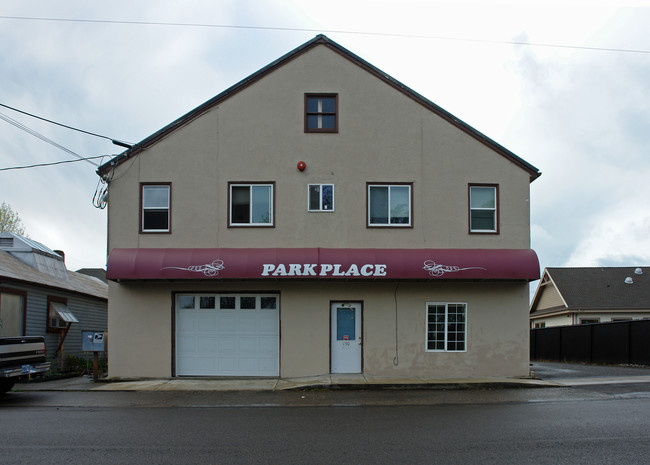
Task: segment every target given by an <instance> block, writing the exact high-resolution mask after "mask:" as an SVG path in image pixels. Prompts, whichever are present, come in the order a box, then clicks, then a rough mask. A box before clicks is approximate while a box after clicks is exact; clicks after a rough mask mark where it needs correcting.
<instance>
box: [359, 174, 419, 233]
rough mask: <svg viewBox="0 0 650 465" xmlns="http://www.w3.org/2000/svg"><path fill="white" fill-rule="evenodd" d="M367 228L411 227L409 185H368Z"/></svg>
mask: <svg viewBox="0 0 650 465" xmlns="http://www.w3.org/2000/svg"><path fill="white" fill-rule="evenodd" d="M368 226H397V227H399V226H411V185H410V184H391V185H380V184H368Z"/></svg>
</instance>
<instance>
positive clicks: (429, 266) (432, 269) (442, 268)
mask: <svg viewBox="0 0 650 465" xmlns="http://www.w3.org/2000/svg"><path fill="white" fill-rule="evenodd" d="M422 269H423V270H426V271H428V272H429V274H430V275H431V276H435V277H437V278H439V277H440V276H443V275H444V274H445V273H456V272H458V271H466V270H483V271H487V269H486V268H483V267H481V266H468V267H465V268H461V267H460V266H455V265H440V264H438V263H436V262H434V261H433V260H425V261H424V266H423V267H422Z"/></svg>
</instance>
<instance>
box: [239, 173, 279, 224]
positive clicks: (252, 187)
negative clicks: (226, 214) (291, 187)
mask: <svg viewBox="0 0 650 465" xmlns="http://www.w3.org/2000/svg"><path fill="white" fill-rule="evenodd" d="M229 225H230V226H273V184H272V183H265V184H230V221H229Z"/></svg>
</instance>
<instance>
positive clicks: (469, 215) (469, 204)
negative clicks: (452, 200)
mask: <svg viewBox="0 0 650 465" xmlns="http://www.w3.org/2000/svg"><path fill="white" fill-rule="evenodd" d="M472 187H492V188H494V229H472V210H473V209H472ZM484 210H487V209H484ZM500 210H501V209H500V208H499V185H498V184H481V183H472V184H468V185H467V230H468V232H469V234H499V229H500V228H499V224H500V218H499V216H500Z"/></svg>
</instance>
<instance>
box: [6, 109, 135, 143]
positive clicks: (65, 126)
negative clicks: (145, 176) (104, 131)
mask: <svg viewBox="0 0 650 465" xmlns="http://www.w3.org/2000/svg"><path fill="white" fill-rule="evenodd" d="M0 107H4V108H8V109H9V110H13V111H16V112H18V113H22V114H23V115H27V116H30V117H32V118H36V119H40V120H41V121H45V122H48V123H51V124H56V125H57V126H61V127H62V128H66V129H72V130H73V131H77V132H82V133H84V134H88V135H90V136H95V137H101V138H102V139H107V140H110V141H111V142H113V143H114V144H115V145H119V146H122V147H126V148H130V147H131V145H133V144H130V143H128V142H123V141H120V140H117V139H113V138H112V137H108V136H102V135H101V134H96V133H94V132H90V131H84V130H83V129H79V128H75V127H73V126H68V125H67V124H63V123H57V122H56V121H52V120H50V119H47V118H43V117H42V116H37V115H34V114H32V113H28V112H26V111H23V110H19V109H18V108H14V107H10V106H9V105H5V104H4V103H0Z"/></svg>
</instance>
